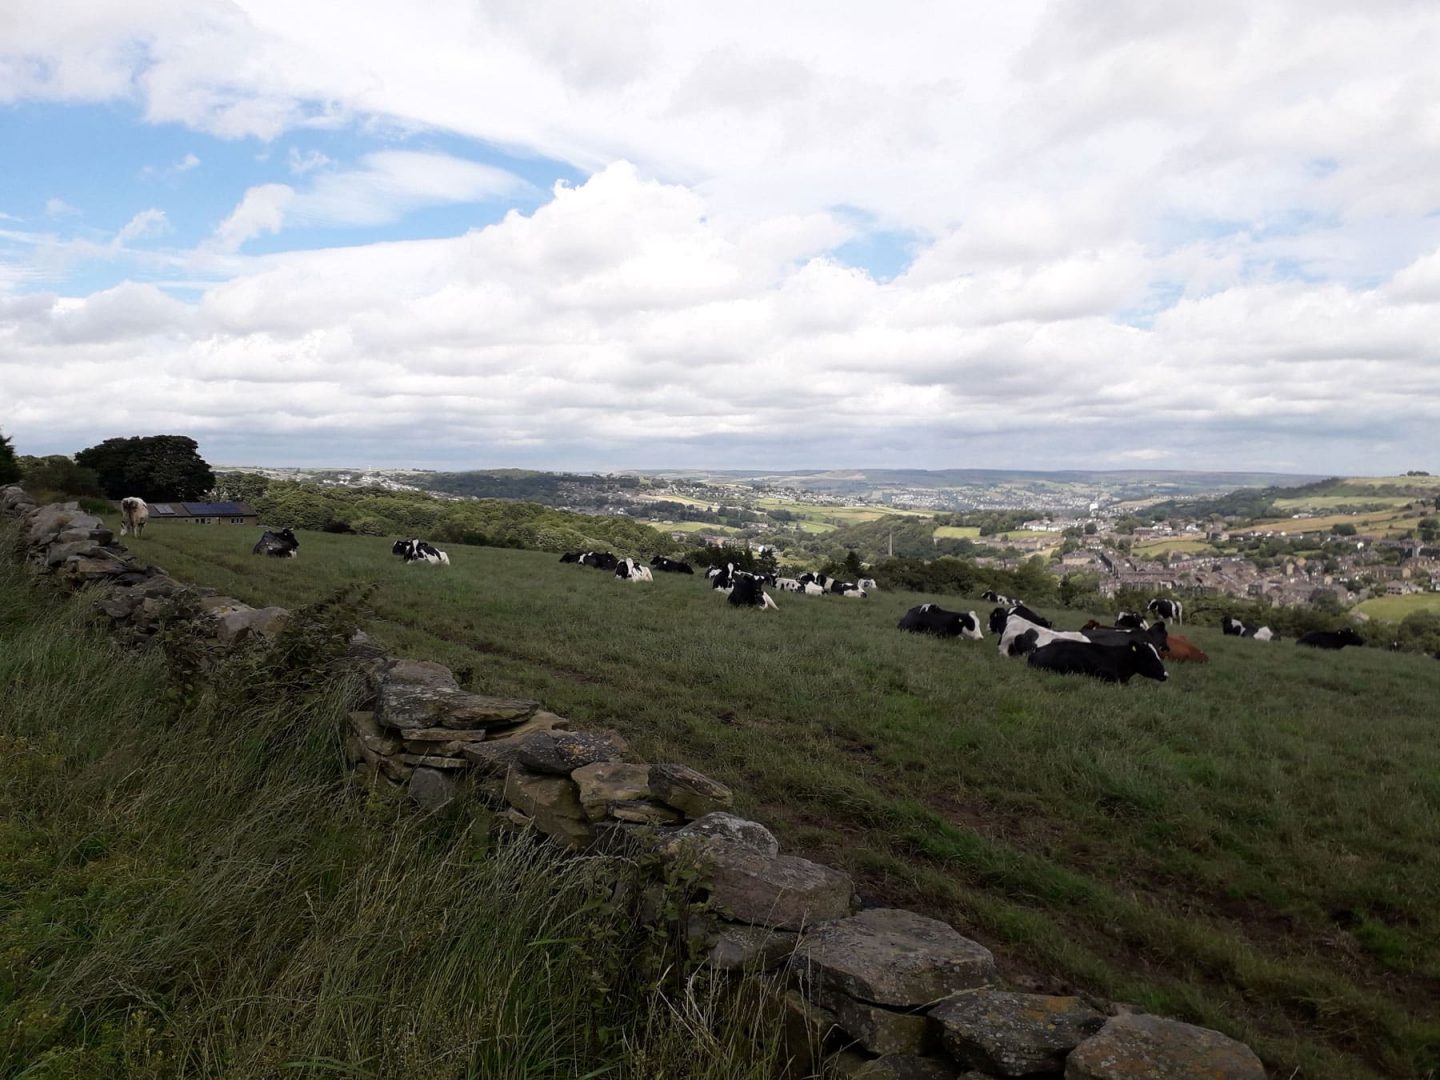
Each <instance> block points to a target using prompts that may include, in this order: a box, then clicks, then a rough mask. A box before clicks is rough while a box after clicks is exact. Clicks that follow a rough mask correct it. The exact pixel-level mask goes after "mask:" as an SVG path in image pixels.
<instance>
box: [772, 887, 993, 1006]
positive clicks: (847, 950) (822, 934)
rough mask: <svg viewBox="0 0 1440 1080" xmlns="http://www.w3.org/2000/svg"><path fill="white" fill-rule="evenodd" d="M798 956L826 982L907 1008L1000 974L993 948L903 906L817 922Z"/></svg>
mask: <svg viewBox="0 0 1440 1080" xmlns="http://www.w3.org/2000/svg"><path fill="white" fill-rule="evenodd" d="M796 960H797V962H798V963H801V964H803V965H805V967H806V969H807V971H808V975H809V977H810V978H811V979H812V980H814V981H815V982H816V983H818V984H819V985H822V986H825V987H826V988H828V989H835V990H841V991H844V992H845V993H847V994H849V995H850V996H851V997H854V998H858V999H860V1000H863V1001H870V1002H874V1003H875V1004H877V1005H889V1006H892V1007H897V1008H902V1009H906V1008H913V1007H915V1006H918V1005H928V1004H931V1003H933V1002H936V1001H938V1000H940V999H941V998H944V997H948V996H949V995H951V994H954V993H956V992H958V991H961V990H971V989H974V988H976V987H980V986H984V985H986V984H987V983H990V982H991V981H993V980H994V978H995V958H994V957H993V956H991V955H990V950H989V949H987V948H985V947H984V946H983V945H980V944H977V943H976V942H974V941H971V940H970V939H969V938H966V937H962V936H961V935H960V934H959V933H958V932H957V931H956V930H955V929H954V928H953V927H951V926H948V925H947V924H945V923H942V922H940V921H938V920H936V919H930V918H926V917H925V916H923V915H917V914H915V913H914V912H912V911H903V910H900V909H897V908H873V909H871V910H869V911H862V912H861V913H860V914H858V915H856V916H854V917H852V918H848V919H841V920H839V921H838V922H833V923H829V924H827V925H825V926H821V927H817V928H816V929H815V932H814V933H813V934H811V935H809V936H808V937H807V938H806V939H805V941H804V942H803V943H802V944H801V946H800V949H799V950H798V951H797V954H796Z"/></svg>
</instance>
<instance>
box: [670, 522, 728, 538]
mask: <svg viewBox="0 0 1440 1080" xmlns="http://www.w3.org/2000/svg"><path fill="white" fill-rule="evenodd" d="M655 528H656V529H658V530H659V531H660V532H686V533H714V534H715V535H717V536H722V535H723V536H731V535H733V534H735V533H738V532H739V531H740V530H739V529H737V528H734V527H733V526H730V525H715V524H713V523H711V522H708V521H660V522H656V523H655Z"/></svg>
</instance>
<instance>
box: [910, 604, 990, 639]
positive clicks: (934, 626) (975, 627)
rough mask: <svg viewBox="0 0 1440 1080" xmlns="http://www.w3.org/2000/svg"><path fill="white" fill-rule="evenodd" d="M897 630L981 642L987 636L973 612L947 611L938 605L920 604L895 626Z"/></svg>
mask: <svg viewBox="0 0 1440 1080" xmlns="http://www.w3.org/2000/svg"><path fill="white" fill-rule="evenodd" d="M895 628H896V629H897V630H909V631H910V632H911V633H915V634H937V635H939V636H940V637H964V638H969V639H970V640H972V641H979V640H980V639H981V638H983V637H984V636H985V632H984V631H983V630H981V629H980V620H979V619H978V618H976V617H975V612H973V611H966V612H961V611H946V610H945V609H944V608H942V607H940V606H939V605H938V604H920V605H919V606H917V607H912V608H911V609H910V610H909V611H907V612H905V614H904V616H902V617H901V619H900V621H899V622H898V623H896V624H895Z"/></svg>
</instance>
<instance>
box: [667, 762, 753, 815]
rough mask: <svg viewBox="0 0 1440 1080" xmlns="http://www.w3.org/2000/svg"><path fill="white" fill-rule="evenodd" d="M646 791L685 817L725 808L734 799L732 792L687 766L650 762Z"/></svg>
mask: <svg viewBox="0 0 1440 1080" xmlns="http://www.w3.org/2000/svg"><path fill="white" fill-rule="evenodd" d="M650 790H651V791H653V792H654V794H655V798H657V799H659V800H660V801H661V802H664V803H669V804H670V805H671V806H673V807H675V809H676V810H682V811H684V813H685V816H686V817H691V818H698V817H704V816H705V815H706V814H708V813H710V812H711V811H713V810H725V809H727V808H728V807H729V806H730V804H731V803H733V802H734V801H735V795H734V793H733V792H732V791H731V790H730V789H729V788H728V787H726V786H725V785H724V784H722V783H720V782H719V781H718V780H711V779H710V777H708V776H705V775H704V774H702V773H698V772H696V771H695V770H694V769H692V768H690V766H688V765H675V764H668V765H651V766H650Z"/></svg>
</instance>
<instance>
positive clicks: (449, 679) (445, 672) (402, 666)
mask: <svg viewBox="0 0 1440 1080" xmlns="http://www.w3.org/2000/svg"><path fill="white" fill-rule="evenodd" d="M384 680H385V682H387V683H390V684H392V685H394V686H448V687H450V688H451V689H452V690H459V689H460V684H459V683H458V682H456V681H455V673H454V672H453V671H451V670H450V669H449V668H448V667H446V666H445V665H444V664H437V663H435V662H434V661H433V660H392V661H390V662H389V663H388V664H386V665H385V671H384Z"/></svg>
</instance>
